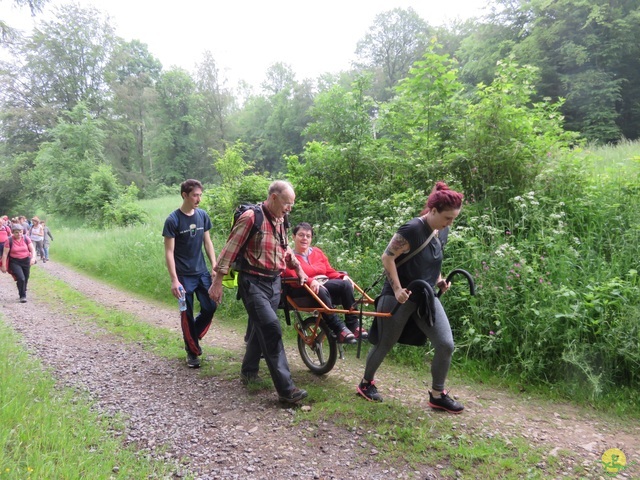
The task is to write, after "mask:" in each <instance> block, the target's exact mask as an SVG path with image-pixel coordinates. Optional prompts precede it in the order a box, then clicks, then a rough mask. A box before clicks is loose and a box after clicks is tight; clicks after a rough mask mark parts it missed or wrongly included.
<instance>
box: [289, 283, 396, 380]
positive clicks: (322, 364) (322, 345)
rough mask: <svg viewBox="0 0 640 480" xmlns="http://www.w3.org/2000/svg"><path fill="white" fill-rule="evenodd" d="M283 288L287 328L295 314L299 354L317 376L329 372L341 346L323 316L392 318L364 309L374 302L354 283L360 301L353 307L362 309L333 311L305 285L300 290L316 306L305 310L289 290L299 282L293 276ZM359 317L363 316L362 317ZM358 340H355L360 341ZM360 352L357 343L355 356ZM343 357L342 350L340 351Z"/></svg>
mask: <svg viewBox="0 0 640 480" xmlns="http://www.w3.org/2000/svg"><path fill="white" fill-rule="evenodd" d="M282 283H283V289H282V297H283V301H282V302H281V308H282V309H283V310H284V315H285V320H286V322H287V325H291V322H292V320H291V312H293V314H294V320H293V326H294V328H295V329H296V332H297V333H298V351H299V352H300V357H302V361H303V362H304V364H305V365H306V366H307V367H308V368H309V370H311V372H313V373H315V374H316V375H324V374H325V373H328V372H330V371H331V369H332V368H333V367H334V366H335V364H336V360H337V359H338V349H341V347H342V345H339V344H338V342H337V339H336V337H335V335H334V334H333V332H332V331H331V329H330V328H329V327H328V325H327V324H326V323H325V321H324V320H323V318H322V314H324V313H334V314H337V315H344V314H352V315H358V316H359V317H360V322H362V317H365V316H366V317H391V315H392V313H378V312H375V311H370V310H364V308H363V307H365V306H366V307H368V306H371V305H373V304H374V299H373V298H371V297H370V296H369V295H368V294H367V292H366V291H365V290H363V289H362V288H361V287H360V286H359V285H358V284H357V283H355V282H354V283H353V289H354V293H360V298H359V299H356V305H359V306H360V307H361V308H360V309H359V310H355V309H353V310H346V309H340V308H333V306H329V305H326V304H325V303H324V302H323V301H322V300H321V299H320V298H319V297H318V296H317V295H316V294H315V293H314V292H313V290H311V288H310V287H309V286H308V285H306V284H305V285H304V286H303V287H302V288H304V289H306V292H307V293H308V294H309V299H311V300H313V301H315V302H316V303H317V306H313V307H305V306H302V305H300V304H299V303H300V299H299V298H298V302H296V300H294V299H293V298H291V296H290V295H289V293H288V290H289V289H290V288H292V287H291V286H292V285H295V284H297V283H298V279H297V278H296V277H287V278H283V279H282ZM303 313H309V314H311V315H310V316H308V317H307V318H303V316H302V314H303ZM361 315H362V316H361ZM360 341H361V340H358V342H360ZM359 353H360V344H358V354H359ZM341 356H342V350H341Z"/></svg>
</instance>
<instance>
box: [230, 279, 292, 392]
mask: <svg viewBox="0 0 640 480" xmlns="http://www.w3.org/2000/svg"><path fill="white" fill-rule="evenodd" d="M238 289H239V294H240V298H242V303H244V307H245V309H246V310H247V313H248V314H249V328H248V338H247V351H246V353H245V355H244V359H243V360H242V370H241V373H242V374H243V375H246V376H251V375H252V374H257V373H258V370H259V368H260V357H261V356H264V359H265V361H266V363H267V367H268V368H269V373H270V374H271V378H272V379H273V384H274V385H275V387H276V391H277V392H278V394H279V395H285V396H288V395H289V394H290V393H291V391H292V390H293V389H294V388H295V386H294V384H293V380H292V379H291V370H290V369H289V362H288V361H287V356H286V354H285V351H284V344H283V343H282V327H281V325H280V320H279V319H278V315H277V313H276V312H277V309H278V304H279V303H280V293H281V285H280V277H275V278H270V277H260V276H257V275H250V274H248V273H244V272H241V273H240V277H239V279H238Z"/></svg>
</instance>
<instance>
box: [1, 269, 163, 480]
mask: <svg viewBox="0 0 640 480" xmlns="http://www.w3.org/2000/svg"><path fill="white" fill-rule="evenodd" d="M34 283H35V284H38V283H40V282H38V281H37V280H36V281H35V282H34ZM34 290H39V287H36V288H34ZM0 319H1V316H0ZM19 340H20V339H19V336H18V335H17V334H16V333H15V332H14V331H13V330H11V329H10V328H9V327H7V326H6V325H5V323H4V322H1V321H0V378H1V379H2V383H1V386H0V405H2V408H0V479H12V480H14V479H15V480H18V479H22V480H25V479H34V480H35V479H43V478H65V479H73V478H95V479H99V478H109V477H111V476H113V478H116V477H121V478H166V476H168V475H169V474H170V467H169V466H168V465H166V464H164V463H161V462H152V461H150V460H149V459H147V458H145V457H144V456H141V455H139V454H138V452H137V451H136V449H135V448H134V447H133V446H129V447H124V446H123V445H122V440H121V438H120V437H119V436H118V435H115V433H116V432H122V431H123V429H124V425H125V421H126V419H125V418H122V417H115V418H107V417H106V416H104V415H102V414H101V413H100V412H98V411H96V410H95V409H93V408H92V404H93V401H92V400H91V399H90V398H88V397H87V396H86V395H84V394H82V393H81V392H78V391H75V390H72V389H62V388H60V387H59V386H56V382H55V379H54V378H53V377H52V376H51V375H50V374H49V373H48V372H46V371H45V370H43V368H42V365H40V363H39V362H38V360H37V359H36V358H34V357H33V356H31V355H29V354H28V353H27V352H26V351H25V350H24V348H23V347H22V346H21V345H20V342H19Z"/></svg>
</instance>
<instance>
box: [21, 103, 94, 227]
mask: <svg viewBox="0 0 640 480" xmlns="http://www.w3.org/2000/svg"><path fill="white" fill-rule="evenodd" d="M51 137H52V140H51V141H50V142H45V143H43V144H42V145H41V146H40V149H39V151H38V154H37V156H36V159H35V166H34V168H33V169H32V171H30V172H29V173H28V174H27V175H26V185H25V187H26V191H28V192H29V196H30V198H31V199H32V201H33V202H34V203H35V204H36V205H38V206H40V207H41V208H43V209H44V210H46V211H47V212H51V213H59V214H61V215H67V216H71V217H83V216H87V215H91V214H92V209H94V208H101V207H102V205H101V204H100V205H95V204H93V203H91V202H89V203H88V202H87V200H86V199H85V195H86V194H87V192H89V191H90V190H91V188H92V182H91V177H92V175H93V174H94V172H95V171H96V170H97V169H98V167H99V166H100V165H104V155H103V147H102V142H103V140H104V132H103V131H102V129H101V122H100V121H96V120H94V119H93V118H92V116H91V114H90V112H89V109H88V108H87V107H86V106H85V105H84V104H83V103H79V104H78V105H76V107H75V108H74V109H73V110H72V111H71V112H70V113H69V115H68V116H67V118H66V119H63V120H61V121H60V122H59V123H58V125H56V126H55V127H54V128H53V129H52V131H51Z"/></svg>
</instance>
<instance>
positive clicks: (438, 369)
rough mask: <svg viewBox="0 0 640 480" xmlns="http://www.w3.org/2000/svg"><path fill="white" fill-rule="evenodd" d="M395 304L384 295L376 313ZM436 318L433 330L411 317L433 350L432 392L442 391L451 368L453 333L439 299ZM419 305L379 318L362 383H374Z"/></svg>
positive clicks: (408, 303) (393, 298)
mask: <svg viewBox="0 0 640 480" xmlns="http://www.w3.org/2000/svg"><path fill="white" fill-rule="evenodd" d="M397 303H398V301H397V300H396V298H395V297H394V296H393V295H384V296H382V297H380V299H379V300H378V309H377V310H378V312H390V311H391V310H393V308H394V307H395V306H396V304H397ZM435 307H436V318H435V321H434V323H433V327H431V326H429V325H428V324H427V323H426V322H424V321H421V320H419V319H418V317H417V316H414V318H413V320H414V321H415V322H416V325H417V326H418V327H419V328H420V330H422V331H423V332H424V333H425V335H426V336H427V338H428V339H429V341H430V342H431V345H432V347H433V348H434V351H435V353H434V355H433V361H432V362H431V377H432V385H431V388H432V389H433V390H439V391H441V390H444V384H445V380H446V378H447V373H449V367H450V366H451V356H452V355H453V348H454V345H453V334H452V333H451V326H450V325H449V319H448V318H447V314H446V313H445V311H444V308H442V304H441V303H440V300H439V299H437V298H436V299H435ZM417 308H418V305H417V304H416V303H414V302H411V301H407V302H405V303H404V304H402V305H401V306H400V308H399V309H398V311H397V312H396V313H395V315H394V316H393V317H391V318H378V319H377V324H378V329H379V330H378V333H379V338H380V339H379V341H378V344H377V345H373V346H372V347H371V349H370V350H369V354H368V355H367V363H366V366H365V369H364V378H365V380H369V381H371V380H373V378H374V376H375V374H376V371H377V370H378V368H379V367H380V365H381V364H382V361H383V360H384V357H386V356H387V353H389V352H390V351H391V349H392V348H393V346H394V345H395V344H396V343H397V342H398V339H399V338H400V335H401V334H402V330H403V329H404V326H405V325H406V324H407V321H409V318H411V316H412V315H413V314H414V313H415V312H416V310H417Z"/></svg>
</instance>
